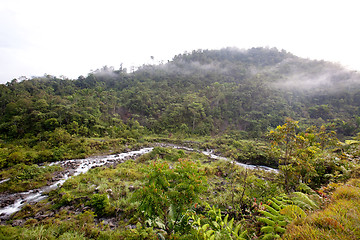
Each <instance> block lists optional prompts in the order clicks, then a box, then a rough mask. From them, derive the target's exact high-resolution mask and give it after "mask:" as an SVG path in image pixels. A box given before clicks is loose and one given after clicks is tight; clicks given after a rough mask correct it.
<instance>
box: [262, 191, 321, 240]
mask: <svg viewBox="0 0 360 240" xmlns="http://www.w3.org/2000/svg"><path fill="white" fill-rule="evenodd" d="M315 209H318V205H317V204H316V203H315V202H313V201H312V200H310V198H309V197H308V196H307V195H306V194H304V193H301V192H294V193H292V195H291V196H290V197H288V196H286V195H284V194H283V195H280V196H277V197H274V198H272V199H269V200H268V202H267V204H263V206H260V209H259V210H258V212H259V213H260V214H261V215H262V216H263V217H258V218H257V220H258V221H259V222H261V223H263V224H264V226H263V227H261V230H260V231H261V232H262V233H263V236H262V238H261V239H276V238H279V237H280V235H281V234H283V233H285V227H286V225H288V224H289V223H290V222H291V221H293V220H297V219H304V218H305V217H306V216H307V215H306V213H305V212H304V210H315Z"/></svg>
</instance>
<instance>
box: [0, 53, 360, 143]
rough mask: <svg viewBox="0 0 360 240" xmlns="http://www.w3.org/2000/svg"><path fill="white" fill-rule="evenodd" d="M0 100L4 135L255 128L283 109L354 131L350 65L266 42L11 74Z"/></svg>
mask: <svg viewBox="0 0 360 240" xmlns="http://www.w3.org/2000/svg"><path fill="white" fill-rule="evenodd" d="M0 99H1V106H0V119H1V124H0V134H1V136H2V138H3V139H8V138H10V139H11V138H22V137H24V136H25V135H26V136H29V135H32V136H38V134H42V133H44V132H49V131H54V130H55V129H57V128H61V129H64V130H66V132H68V133H69V134H76V135H81V136H86V137H91V136H110V137H121V136H130V135H131V137H134V138H136V137H137V135H139V134H140V133H139V132H140V131H145V130H146V131H149V132H153V133H164V132H165V133H181V134H184V135H187V134H197V135H208V134H221V133H224V132H226V131H238V132H241V134H242V135H243V136H244V137H260V136H262V134H263V133H264V132H266V131H267V130H268V129H269V128H274V127H276V126H278V125H280V124H282V123H283V122H284V119H285V117H292V118H293V119H299V120H300V123H301V124H304V125H307V124H308V125H311V124H315V125H321V124H328V126H329V127H332V128H333V129H334V130H336V131H337V132H338V134H339V137H341V138H344V137H346V136H351V135H354V134H356V133H357V132H359V131H360V128H359V124H360V118H359V102H360V77H359V74H358V73H356V72H351V71H348V70H346V69H344V68H342V67H341V66H339V65H336V64H333V63H329V62H325V61H313V60H308V59H302V58H299V57H296V56H294V55H292V54H291V53H288V52H286V51H284V50H282V51H279V50H277V49H275V48H272V49H268V48H252V49H249V50H239V49H234V48H226V49H221V50H197V51H193V52H191V53H184V54H179V55H177V56H175V57H174V58H173V60H172V61H169V62H168V63H162V64H159V65H143V66H141V67H139V68H138V69H137V70H136V71H133V72H131V73H128V72H127V71H126V69H123V68H122V67H121V68H120V69H118V70H115V69H114V68H113V67H106V66H105V67H103V68H102V69H99V70H96V71H93V72H92V73H89V74H88V76H87V77H83V76H80V77H79V78H78V79H74V80H70V79H66V78H61V79H60V78H56V77H54V76H51V75H46V76H43V77H36V78H33V79H29V80H23V81H19V82H18V81H16V80H13V81H11V82H9V83H7V84H6V85H0ZM143 127H145V129H143ZM139 129H141V130H139ZM126 131H127V133H126V134H125V132H126ZM131 132H132V133H133V135H132V133H131Z"/></svg>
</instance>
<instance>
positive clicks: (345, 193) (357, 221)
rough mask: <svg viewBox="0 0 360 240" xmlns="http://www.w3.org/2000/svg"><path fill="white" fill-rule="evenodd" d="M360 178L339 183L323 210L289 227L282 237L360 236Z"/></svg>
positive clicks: (326, 237)
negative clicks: (341, 184)
mask: <svg viewBox="0 0 360 240" xmlns="http://www.w3.org/2000/svg"><path fill="white" fill-rule="evenodd" d="M359 186H360V180H359V179H352V180H350V181H349V182H347V184H345V185H343V186H340V187H338V188H337V189H336V190H335V192H334V193H333V197H332V202H331V203H330V204H329V205H328V206H327V207H326V208H325V209H323V210H321V211H318V212H315V213H313V214H311V215H309V216H308V217H307V218H305V219H304V220H302V221H297V222H296V223H292V224H290V225H289V226H288V227H287V230H286V233H285V234H284V235H283V237H282V239H289V240H290V239H291V240H294V239H309V240H310V239H311V240H316V239H342V240H348V239H349V240H355V239H360V188H359Z"/></svg>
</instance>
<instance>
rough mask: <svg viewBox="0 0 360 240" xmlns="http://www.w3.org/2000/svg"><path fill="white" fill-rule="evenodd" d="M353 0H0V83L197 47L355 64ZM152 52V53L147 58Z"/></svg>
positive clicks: (358, 52) (72, 73)
mask: <svg viewBox="0 0 360 240" xmlns="http://www.w3.org/2000/svg"><path fill="white" fill-rule="evenodd" d="M359 6H360V2H359V1H358V0H326V1H323V0H315V1H314V0H271V1H269V0H246V1H245V0H219V1H212V0H207V1H203V0H181V1H178V0H96V1H95V0H31V1H29V0H0V83H6V82H9V81H11V80H12V79H14V78H20V77H22V76H25V77H27V78H30V77H32V76H43V75H45V74H50V75H54V76H58V77H60V76H65V77H68V78H71V79H76V78H78V77H79V76H80V75H83V76H87V74H88V73H90V72H91V71H93V70H96V69H99V68H102V67H103V66H105V65H106V66H113V67H114V68H115V69H118V68H119V67H120V64H123V65H124V66H125V67H127V68H130V67H131V66H135V67H137V66H141V65H143V64H155V63H159V62H161V61H164V62H166V61H167V60H171V59H172V58H173V57H174V56H175V55H177V54H181V53H184V52H186V51H187V52H191V51H192V50H198V49H221V48H224V47H236V48H239V49H248V48H252V47H276V48H278V49H279V50H281V49H284V50H286V51H288V52H291V53H293V54H295V55H297V56H299V57H304V58H309V59H316V60H326V61H332V62H336V63H340V64H341V65H343V66H345V67H347V68H349V69H352V70H360V60H359V59H358V58H359V56H360V33H359V27H358V24H359V23H360V14H359ZM151 56H153V57H154V59H152V58H151Z"/></svg>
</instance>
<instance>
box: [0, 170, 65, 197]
mask: <svg viewBox="0 0 360 240" xmlns="http://www.w3.org/2000/svg"><path fill="white" fill-rule="evenodd" d="M60 170H62V168H61V167H60V166H57V165H52V166H47V165H45V166H38V165H36V164H32V165H25V164H23V163H21V164H17V165H15V166H14V167H13V168H10V169H8V170H3V171H1V172H0V174H1V176H2V178H5V179H6V178H8V179H9V180H8V181H6V182H4V183H2V184H1V185H0V192H4V191H9V192H24V191H26V190H30V189H35V188H40V187H42V186H45V185H46V182H47V180H49V179H51V177H52V174H53V173H54V172H56V171H60Z"/></svg>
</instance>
